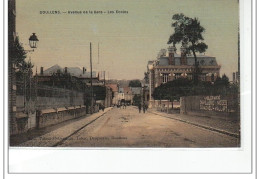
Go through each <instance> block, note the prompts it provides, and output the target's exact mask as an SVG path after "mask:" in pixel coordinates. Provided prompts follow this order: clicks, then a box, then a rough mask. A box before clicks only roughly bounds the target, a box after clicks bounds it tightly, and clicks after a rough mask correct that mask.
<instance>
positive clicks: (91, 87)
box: [90, 42, 93, 114]
mask: <svg viewBox="0 0 260 179" xmlns="http://www.w3.org/2000/svg"><path fill="white" fill-rule="evenodd" d="M90 90H91V110H90V113H91V114H92V113H93V86H92V49H91V42H90Z"/></svg>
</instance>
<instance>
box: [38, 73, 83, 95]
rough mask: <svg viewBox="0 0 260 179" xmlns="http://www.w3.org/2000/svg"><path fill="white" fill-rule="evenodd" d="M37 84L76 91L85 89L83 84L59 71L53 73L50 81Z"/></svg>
mask: <svg viewBox="0 0 260 179" xmlns="http://www.w3.org/2000/svg"><path fill="white" fill-rule="evenodd" d="M39 84H42V85H47V86H53V87H58V88H65V89H73V90H77V91H84V90H85V88H86V86H85V83H84V82H82V81H80V80H78V79H76V78H74V77H72V76H71V75H70V74H69V73H63V72H62V71H61V70H57V72H56V73H53V74H52V75H51V78H50V81H44V82H39Z"/></svg>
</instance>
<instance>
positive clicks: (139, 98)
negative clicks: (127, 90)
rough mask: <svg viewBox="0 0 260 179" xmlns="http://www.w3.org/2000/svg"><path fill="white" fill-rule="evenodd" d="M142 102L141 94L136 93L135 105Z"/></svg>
mask: <svg viewBox="0 0 260 179" xmlns="http://www.w3.org/2000/svg"><path fill="white" fill-rule="evenodd" d="M140 103H141V95H136V94H135V95H134V97H133V105H134V106H138V105H139V104H140Z"/></svg>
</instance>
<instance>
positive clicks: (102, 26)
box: [16, 0, 239, 80]
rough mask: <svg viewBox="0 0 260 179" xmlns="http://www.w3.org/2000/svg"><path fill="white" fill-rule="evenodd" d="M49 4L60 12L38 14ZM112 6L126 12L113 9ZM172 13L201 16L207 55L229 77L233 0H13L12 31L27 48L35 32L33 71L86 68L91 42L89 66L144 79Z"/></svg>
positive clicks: (233, 64) (234, 42)
mask: <svg viewBox="0 0 260 179" xmlns="http://www.w3.org/2000/svg"><path fill="white" fill-rule="evenodd" d="M53 10H56V11H60V12H61V14H40V12H41V11H53ZM116 10H119V11H127V12H128V13H120V14H118V13H116V12H115V11H116ZM68 11H82V13H81V14H68ZM83 11H88V12H89V11H93V12H94V11H102V12H103V13H102V14H89V13H88V14H83ZM108 11H114V12H115V13H113V14H112V13H110V14H108V13H107V12H108ZM63 12H66V13H63ZM104 12H106V13H104ZM176 13H183V14H184V15H186V16H189V17H191V18H194V17H197V18H198V19H199V20H200V22H201V25H202V26H203V27H204V28H205V29H206V31H205V33H204V39H205V43H206V44H207V45H208V49H207V51H206V55H209V56H214V57H216V60H217V62H218V64H219V65H221V70H220V73H221V74H224V73H225V74H227V75H228V77H229V78H230V79H231V80H232V72H236V71H237V66H238V65H237V64H238V61H237V60H238V50H237V49H238V23H239V5H238V1H237V0H98V1H97V0H33V1H31V0H17V1H16V14H17V18H16V22H17V26H16V31H17V33H18V36H19V39H20V42H21V43H22V44H23V46H24V48H25V49H26V50H29V49H30V47H29V43H28V38H29V36H30V35H31V34H32V33H33V32H34V33H36V35H37V36H38V39H39V43H38V48H37V49H36V50H35V51H34V52H32V53H28V58H27V60H28V59H29V58H30V59H31V61H32V62H33V64H34V66H35V68H34V71H35V69H36V67H37V69H38V71H39V69H40V67H41V66H42V67H44V69H47V68H49V67H51V66H53V65H55V64H58V65H60V66H61V67H80V68H82V67H83V66H84V67H86V68H87V71H90V63H89V59H90V49H89V48H90V42H91V43H92V57H93V69H94V70H96V71H106V77H107V78H109V79H143V77H144V72H145V71H146V66H147V62H148V61H149V60H155V59H156V57H157V54H158V52H159V50H160V49H162V48H168V46H169V45H168V44H167V41H168V39H169V36H170V35H171V34H172V33H173V28H172V27H171V23H172V22H173V21H172V16H173V14H176ZM98 44H99V45H98ZM98 46H99V58H98ZM177 48H178V46H177ZM178 52H179V49H177V53H178Z"/></svg>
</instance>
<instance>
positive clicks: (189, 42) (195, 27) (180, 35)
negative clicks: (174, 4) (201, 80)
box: [168, 13, 208, 84]
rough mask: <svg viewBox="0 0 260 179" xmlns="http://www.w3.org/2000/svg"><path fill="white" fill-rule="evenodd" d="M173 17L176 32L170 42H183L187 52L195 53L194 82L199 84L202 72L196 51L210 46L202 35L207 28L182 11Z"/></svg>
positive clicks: (202, 50) (204, 49)
mask: <svg viewBox="0 0 260 179" xmlns="http://www.w3.org/2000/svg"><path fill="white" fill-rule="evenodd" d="M172 19H173V20H174V22H173V23H172V27H173V28H174V33H173V34H172V35H171V36H170V38H169V40H168V44H171V43H172V44H173V46H174V47H175V45H176V44H178V43H181V44H182V46H183V47H184V48H185V49H186V53H187V54H190V53H191V52H192V53H193V56H194V59H195V64H194V65H195V72H194V82H195V84H197V83H198V74H199V73H200V72H199V64H198V62H197V56H196V52H200V53H203V52H205V51H206V49H207V48H208V46H207V45H206V44H205V43H204V42H203V40H204V38H203V36H202V33H203V32H205V29H204V27H202V26H201V25H200V21H199V20H198V18H194V19H193V18H190V17H187V16H185V15H184V14H182V13H181V14H175V15H173V16H172Z"/></svg>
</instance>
